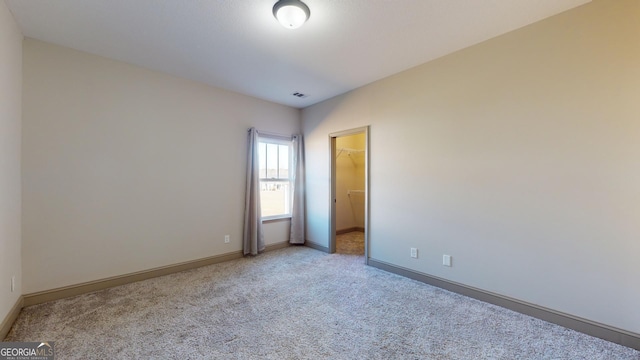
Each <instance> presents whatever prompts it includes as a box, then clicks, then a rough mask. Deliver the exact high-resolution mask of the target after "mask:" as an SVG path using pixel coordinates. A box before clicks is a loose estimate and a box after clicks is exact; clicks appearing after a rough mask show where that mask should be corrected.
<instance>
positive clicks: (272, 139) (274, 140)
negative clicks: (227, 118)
mask: <svg viewBox="0 0 640 360" xmlns="http://www.w3.org/2000/svg"><path fill="white" fill-rule="evenodd" d="M263 143H264V144H275V145H286V146H287V147H288V149H289V154H288V157H287V158H288V160H289V166H288V169H289V174H288V178H286V179H282V178H263V177H262V174H259V182H260V189H261V190H262V183H263V182H270V183H273V182H282V183H286V184H289V194H287V199H288V202H289V204H287V205H286V206H285V209H288V210H289V212H288V213H286V214H278V215H269V216H262V214H260V215H261V218H262V221H265V220H277V219H290V218H291V207H292V205H293V141H292V139H291V138H287V137H284V136H283V137H279V136H269V135H259V136H258V146H260V145H261V144H263ZM266 158H268V156H266ZM276 158H277V159H278V161H280V158H279V156H278V157H276ZM261 160H262V156H259V160H258V161H261ZM260 193H261V195H262V191H260ZM261 200H262V199H261ZM260 211H262V209H261V210H260Z"/></svg>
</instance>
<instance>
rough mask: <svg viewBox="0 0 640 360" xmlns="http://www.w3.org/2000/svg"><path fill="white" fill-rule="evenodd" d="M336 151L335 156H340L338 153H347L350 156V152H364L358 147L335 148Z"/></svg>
mask: <svg viewBox="0 0 640 360" xmlns="http://www.w3.org/2000/svg"><path fill="white" fill-rule="evenodd" d="M336 150H337V151H338V154H337V155H336V157H337V158H338V157H340V155H342V154H343V153H344V154H347V155H349V156H351V155H352V154H362V153H364V150H360V149H350V148H337V149H336Z"/></svg>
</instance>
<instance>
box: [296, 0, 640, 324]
mask: <svg viewBox="0 0 640 360" xmlns="http://www.w3.org/2000/svg"><path fill="white" fill-rule="evenodd" d="M639 18H640V2H639V1H637V0H616V1H610V0H596V1H594V2H592V3H590V4H587V5H584V6H582V7H579V8H576V9H574V10H570V11H568V12H565V13H562V14H560V15H557V16H555V17H552V18H549V19H547V20H544V21H541V22H539V23H535V24H532V25H530V26H527V27H525V28H522V29H519V30H516V31H513V32H511V33H508V34H506V35H503V36H500V37H498V38H495V39H492V40H489V41H486V42H484V43H481V44H478V45H476V46H473V47H470V48H467V49H465V50H462V51H459V52H457V53H454V54H451V55H449V56H445V57H443V58H440V59H437V60H435V61H432V62H429V63H427V64H424V65H421V66H418V67H416V68H413V69H410V70H408V71H405V72H402V73H399V74H397V75H394V76H391V77H389V78H386V79H383V80H380V81H378V82H375V83H372V84H370V85H368V86H365V87H362V88H360V89H357V90H355V91H352V92H350V93H347V94H344V95H342V96H339V97H336V98H333V99H330V100H327V101H325V102H323V103H320V104H317V105H314V106H311V107H309V108H306V109H304V110H303V114H302V119H303V132H304V135H305V136H306V139H305V140H306V146H307V149H306V154H307V164H308V167H307V174H306V175H307V188H308V189H309V190H310V191H309V193H308V197H307V205H308V210H307V214H308V215H307V216H308V217H307V224H308V240H310V241H312V242H314V243H316V244H319V245H322V246H328V226H329V222H328V211H329V209H328V205H329V201H328V198H329V190H330V184H329V159H328V157H329V141H328V134H330V133H332V132H337V131H341V130H345V129H350V128H356V127H360V126H364V125H369V124H370V125H371V153H370V154H371V178H370V182H371V187H370V196H371V197H370V201H371V203H370V206H371V218H370V219H371V223H370V224H371V225H370V234H369V237H370V241H371V244H370V255H371V257H372V258H374V259H376V260H378V261H382V262H386V263H390V264H393V265H397V266H401V267H404V268H408V269H411V270H414V271H418V272H422V273H426V274H430V275H433V276H438V277H441V278H444V279H448V280H450V281H455V282H459V283H462V284H466V285H468V286H472V287H476V288H480V289H484V290H487V291H491V292H494V293H498V294H501V295H505V296H509V297H512V298H516V299H520V300H523V301H527V302H530V303H534V304H538V305H541V306H544V307H547V308H551V309H554V310H557V311H561V312H565V313H568V314H571V315H575V316H579V317H583V318H587V319H590V320H592V321H596V322H600V323H604V324H607V325H610V326H614V327H618V328H621V329H625V330H628V331H632V332H635V333H640V307H639V306H638V304H640V286H638V280H637V277H638V274H640V261H638V254H640V241H638V239H640V226H639V224H640V218H639V216H640V160H639V159H640V141H639V139H640V122H639V121H638V119H639V118H638V114H640V67H639V66H638V64H640V41H639V40H638V39H640V21H639ZM416 46H420V44H416ZM424 46H428V44H425V45H424ZM411 247H417V248H418V249H419V254H420V257H419V258H418V259H412V258H410V256H409V254H410V253H409V248H411ZM443 254H448V255H451V256H452V257H453V267H443V266H442V265H441V264H442V255H443Z"/></svg>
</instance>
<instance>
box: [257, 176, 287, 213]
mask: <svg viewBox="0 0 640 360" xmlns="http://www.w3.org/2000/svg"><path fill="white" fill-rule="evenodd" d="M290 189H291V188H290V186H289V183H288V182H277V181H261V182H260V207H261V208H262V216H273V215H289V214H291V205H290V204H291V190H290Z"/></svg>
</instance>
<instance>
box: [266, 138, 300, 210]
mask: <svg viewBox="0 0 640 360" xmlns="http://www.w3.org/2000/svg"><path fill="white" fill-rule="evenodd" d="M258 152H259V156H260V205H261V207H262V217H263V218H266V219H269V218H280V217H290V216H291V198H292V196H291V191H292V189H293V181H292V180H293V179H292V177H293V174H292V171H290V169H292V168H293V166H292V158H293V156H292V155H293V146H292V143H291V140H281V139H276V138H268V137H261V138H260V139H259V142H258Z"/></svg>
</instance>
